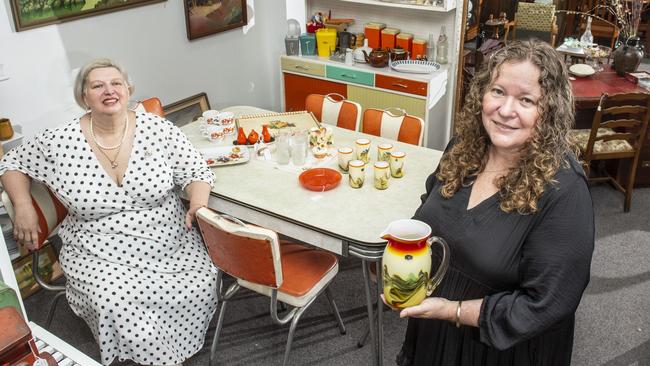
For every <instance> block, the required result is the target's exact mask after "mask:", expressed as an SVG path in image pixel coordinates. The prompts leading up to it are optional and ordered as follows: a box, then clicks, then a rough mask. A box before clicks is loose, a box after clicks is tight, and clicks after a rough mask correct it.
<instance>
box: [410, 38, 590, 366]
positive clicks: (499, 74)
mask: <svg viewBox="0 0 650 366" xmlns="http://www.w3.org/2000/svg"><path fill="white" fill-rule="evenodd" d="M573 122H574V107H573V96H572V93H571V85H570V84H569V78H568V74H567V70H566V66H565V65H564V63H563V61H562V60H561V58H560V57H559V56H558V55H557V53H556V52H555V51H554V50H553V48H552V47H551V46H550V45H548V44H546V43H544V42H541V41H527V42H511V43H508V44H507V45H506V46H505V47H504V48H503V49H500V50H498V51H496V52H495V53H494V54H493V55H492V56H491V57H490V59H489V60H488V61H487V62H486V63H485V64H484V66H483V69H482V70H481V71H480V72H479V73H478V74H477V75H476V76H475V77H474V79H473V80H472V84H471V87H470V91H469V95H468V98H467V100H466V104H465V105H464V108H463V111H462V113H461V114H460V116H459V119H458V121H457V123H456V127H457V130H456V134H455V136H454V137H453V139H452V142H451V143H450V144H449V146H448V147H447V149H446V151H445V154H444V155H443V157H442V159H441V161H440V164H439V166H438V169H437V170H436V172H434V173H433V174H432V175H431V176H430V177H429V178H428V179H427V182H426V194H424V195H423V196H422V205H421V206H420V207H419V208H418V210H417V211H416V213H415V216H414V218H415V219H419V220H422V221H424V222H426V223H428V224H429V225H430V226H431V228H432V229H433V235H437V236H440V237H443V238H444V239H446V240H447V242H448V243H449V245H450V248H451V260H450V266H449V270H448V272H447V274H446V276H445V278H444V280H443V282H442V283H441V284H440V286H439V287H438V288H437V289H436V290H435V292H434V294H433V297H430V298H427V299H425V300H424V301H423V302H422V304H420V305H417V306H413V307H410V308H406V309H403V310H402V311H401V313H400V316H401V317H408V318H409V322H408V327H407V331H406V337H405V340H404V344H403V346H402V350H401V352H400V354H399V355H398V357H397V363H398V364H399V365H436V366H444V365H513V366H515V365H516V366H523V365H554V366H557V365H569V364H570V362H571V352H572V345H573V330H574V314H575V311H576V308H577V307H578V304H579V302H580V298H581V296H582V293H583V291H584V289H585V287H586V286H587V283H588V281H589V268H590V264H591V255H592V252H593V246H594V222H593V208H592V202H591V196H590V194H589V190H588V187H587V182H586V178H585V176H584V172H583V170H582V168H581V166H580V164H579V163H578V162H577V158H576V154H575V149H574V148H573V146H572V145H571V143H570V141H569V140H568V138H567V133H568V130H569V129H570V128H571V127H572V125H573ZM433 257H434V258H433V259H434V263H436V261H439V259H438V256H437V255H435V254H434V255H433Z"/></svg>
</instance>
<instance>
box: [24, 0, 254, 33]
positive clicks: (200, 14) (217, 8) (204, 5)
mask: <svg viewBox="0 0 650 366" xmlns="http://www.w3.org/2000/svg"><path fill="white" fill-rule="evenodd" d="M12 1H16V0H12ZM183 4H184V5H185V24H186V26H187V39H189V40H192V39H196V38H201V37H205V36H209V35H210V34H215V33H219V32H223V31H226V30H228V29H233V28H238V27H242V26H244V25H246V24H247V23H248V17H247V16H246V0H183Z"/></svg>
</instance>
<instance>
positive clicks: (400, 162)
mask: <svg viewBox="0 0 650 366" xmlns="http://www.w3.org/2000/svg"><path fill="white" fill-rule="evenodd" d="M405 158H406V153H404V152H402V151H393V152H391V153H390V161H389V163H390V175H391V176H393V177H394V178H401V177H403V176H404V159H405Z"/></svg>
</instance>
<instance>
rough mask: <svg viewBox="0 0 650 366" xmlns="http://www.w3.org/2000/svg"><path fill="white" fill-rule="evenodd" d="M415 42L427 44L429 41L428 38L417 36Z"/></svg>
mask: <svg viewBox="0 0 650 366" xmlns="http://www.w3.org/2000/svg"><path fill="white" fill-rule="evenodd" d="M413 43H414V44H426V43H427V40H426V39H422V38H415V39H414V40H413Z"/></svg>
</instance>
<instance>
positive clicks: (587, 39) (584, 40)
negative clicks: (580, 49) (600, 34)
mask: <svg viewBox="0 0 650 366" xmlns="http://www.w3.org/2000/svg"><path fill="white" fill-rule="evenodd" d="M580 43H581V45H582V46H588V45H591V44H592V43H594V36H593V35H592V34H591V17H588V18H587V27H586V28H585V32H584V33H582V36H581V37H580Z"/></svg>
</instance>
